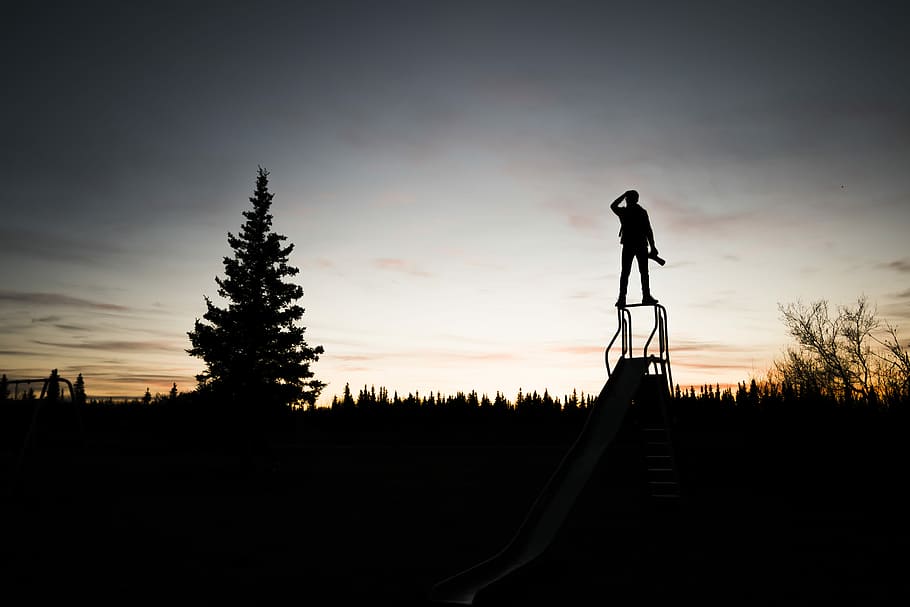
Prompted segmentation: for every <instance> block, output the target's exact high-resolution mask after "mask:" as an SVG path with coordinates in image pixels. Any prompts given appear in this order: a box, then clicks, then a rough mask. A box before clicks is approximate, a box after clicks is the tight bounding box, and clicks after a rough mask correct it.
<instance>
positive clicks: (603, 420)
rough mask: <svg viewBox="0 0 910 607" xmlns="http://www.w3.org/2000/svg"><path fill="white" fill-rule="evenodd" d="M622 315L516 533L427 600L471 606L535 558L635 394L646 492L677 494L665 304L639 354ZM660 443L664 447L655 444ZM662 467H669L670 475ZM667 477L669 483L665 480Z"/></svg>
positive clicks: (445, 582) (441, 585) (554, 531)
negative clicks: (583, 413)
mask: <svg viewBox="0 0 910 607" xmlns="http://www.w3.org/2000/svg"><path fill="white" fill-rule="evenodd" d="M657 308H659V309H660V310H659V311H658V309H657ZM624 312H625V314H624ZM627 314H628V311H627V310H624V309H622V308H621V309H620V310H619V312H618V315H619V323H620V326H619V328H618V329H617V333H616V335H614V337H613V340H612V341H611V342H610V345H609V346H608V347H607V374H608V378H607V382H606V384H605V385H604V387H603V389H602V390H601V392H600V395H599V396H598V397H597V400H596V401H595V403H594V406H593V407H592V409H591V412H590V413H589V415H588V419H587V421H586V422H585V425H584V427H583V428H582V430H581V432H580V433H579V436H578V438H577V439H576V440H575V442H574V443H573V444H572V446H571V447H570V448H569V450H568V452H567V453H566V455H565V456H564V457H563V460H562V462H561V463H560V464H559V466H558V467H557V469H556V471H555V472H554V473H553V475H552V476H551V477H550V479H549V481H548V482H547V484H546V485H545V486H544V488H543V490H542V491H541V492H540V495H538V497H537V499H536V500H535V502H534V504H533V505H532V506H531V509H530V511H529V512H528V514H527V516H526V517H525V520H524V522H523V523H522V524H521V526H520V527H519V529H518V531H517V532H516V534H515V536H514V537H513V538H512V540H511V541H510V542H509V543H508V544H507V545H506V547H505V548H503V549H502V550H501V551H500V552H499V553H498V554H496V555H494V556H493V557H491V558H489V559H487V560H485V561H483V562H481V563H479V564H477V565H475V566H473V567H471V568H470V569H467V570H465V571H463V572H462V573H459V574H457V575H455V576H453V577H450V578H448V579H445V580H443V581H442V582H440V583H438V584H437V585H436V586H434V587H433V589H432V590H431V592H430V599H431V600H433V601H436V602H442V603H450V604H460V605H470V604H472V603H473V601H474V598H475V596H476V595H477V593H478V592H480V591H481V590H483V589H484V588H486V587H487V586H489V585H491V584H493V583H494V582H496V581H498V580H500V579H502V578H504V577H506V576H507V575H509V574H510V573H512V572H513V571H516V570H517V569H519V568H520V567H523V566H524V565H527V564H529V563H530V562H532V561H533V560H535V559H536V558H538V557H539V556H540V555H541V554H542V553H543V552H544V551H545V550H546V549H547V547H548V546H549V545H550V544H551V542H552V541H553V539H554V538H555V537H556V534H557V533H558V532H559V530H560V528H561V527H562V525H563V523H564V522H565V520H566V518H567V517H568V515H569V513H570V512H571V510H572V508H573V506H574V505H575V501H576V499H577V498H578V496H579V495H580V494H581V492H582V490H583V489H584V487H585V485H586V484H587V482H588V479H589V478H590V477H591V476H592V474H593V472H594V470H595V468H596V467H597V465H598V463H599V462H600V460H601V458H602V457H603V456H604V454H605V453H606V451H607V448H608V446H609V445H610V443H611V442H612V441H613V439H614V438H615V437H616V435H617V433H618V432H619V429H620V427H621V426H622V424H623V420H624V418H625V417H626V413H627V412H628V410H629V407H630V405H631V404H632V403H633V401H635V402H636V405H638V406H640V408H641V409H642V411H644V412H645V415H644V416H643V417H642V418H641V419H642V420H643V421H644V423H645V424H646V425H645V426H644V427H645V428H646V431H645V434H646V437H647V436H650V438H648V439H647V440H646V443H647V445H646V446H647V448H648V449H649V450H647V451H646V461H647V462H649V463H648V465H649V468H648V474H649V486H650V487H652V492H651V495H652V496H653V497H655V498H658V499H664V498H667V497H669V496H672V495H676V496H678V494H679V485H678V483H677V482H676V475H675V466H674V464H673V457H672V448H671V447H670V440H669V426H668V424H667V416H666V400H667V398H668V396H669V391H668V389H667V386H668V385H671V382H670V380H669V379H668V375H669V368H670V367H669V353H668V348H667V332H666V310H665V309H664V308H663V306H655V327H654V330H653V331H652V332H651V335H650V337H649V338H648V342H647V344H646V345H645V348H644V352H643V354H644V355H643V356H639V357H636V356H632V343H631V318H630V316H631V315H628V316H629V318H627V317H626V315H627ZM627 321H628V322H627ZM620 334H622V336H623V352H622V355H621V356H620V357H619V359H618V360H617V362H616V364H615V365H613V366H612V367H611V365H610V364H609V352H610V347H611V346H612V345H613V343H614V342H615V341H616V338H617V336H618V335H620ZM655 334H657V335H658V354H657V355H648V345H649V344H650V343H651V342H652V341H653V338H654V336H655ZM627 346H628V347H627ZM659 428H662V429H663V431H664V433H663V434H662V435H659V434H658V433H657V432H656V430H657V429H659ZM652 435H653V436H652ZM652 443H653V444H652ZM660 448H663V449H664V451H660ZM649 456H650V457H649ZM667 456H669V459H667ZM652 464H653V465H652ZM668 468H669V471H670V473H671V474H670V475H669V476H667V471H668V470H667V469H668ZM670 481H672V483H673V484H669V483H670Z"/></svg>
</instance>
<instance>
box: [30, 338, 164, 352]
mask: <svg viewBox="0 0 910 607" xmlns="http://www.w3.org/2000/svg"><path fill="white" fill-rule="evenodd" d="M34 343H36V344H40V345H42V346H52V347H55V348H77V349H80V350H104V351H108V352H147V351H149V350H155V351H159V352H174V351H175V350H178V349H179V348H178V347H177V346H174V345H173V344H168V343H164V342H155V341H76V342H53V341H40V340H37V339H36V340H34Z"/></svg>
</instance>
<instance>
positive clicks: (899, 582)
mask: <svg viewBox="0 0 910 607" xmlns="http://www.w3.org/2000/svg"><path fill="white" fill-rule="evenodd" d="M579 423H580V421H579V420H568V421H563V422H562V423H561V424H552V423H549V424H538V425H537V426H535V425H533V424H531V425H529V426H527V427H525V428H521V427H520V426H518V425H516V426H514V427H513V429H512V430H508V429H501V432H500V434H499V436H498V437H497V436H496V435H495V433H493V432H490V431H489V428H487V431H486V432H482V431H480V429H477V428H474V431H472V426H470V425H464V426H462V427H458V425H457V424H450V425H449V426H448V427H447V428H445V430H441V429H440V428H434V427H432V426H426V427H422V428H420V429H418V428H416V427H410V428H408V427H406V425H403V424H392V423H390V422H384V423H376V424H374V425H364V424H348V425H347V427H346V426H345V425H344V424H341V423H340V422H336V421H334V420H333V421H331V422H328V421H318V422H314V423H309V424H306V423H304V424H302V425H301V426H300V427H299V428H298V429H297V431H296V432H295V433H293V435H292V436H293V440H289V439H288V436H289V435H287V434H286V435H284V436H282V437H280V440H279V438H277V437H273V440H272V441H270V442H269V444H268V445H267V446H266V447H264V448H262V447H257V448H243V449H225V448H214V447H213V448H191V447H190V446H187V445H186V444H177V443H176V442H174V441H169V440H163V439H162V435H161V434H157V433H154V432H151V433H148V432H142V431H140V430H139V428H140V426H134V427H127V426H123V425H120V426H116V429H117V431H116V432H114V430H113V429H114V428H115V426H111V425H108V426H104V424H102V423H99V422H98V420H94V419H92V418H88V419H87V420H86V425H85V432H84V434H83V435H82V436H81V440H79V441H73V440H70V441H69V442H67V441H66V440H63V439H61V435H57V436H56V437H50V436H44V437H39V439H41V438H43V439H44V442H43V443H36V445H35V448H33V449H31V450H29V452H28V453H27V455H26V458H25V460H24V461H23V464H22V467H21V469H20V471H19V474H18V475H17V477H16V480H15V482H13V483H12V484H8V494H7V495H6V496H5V499H4V504H3V512H2V515H3V521H4V523H3V525H4V541H3V543H2V546H3V547H2V553H3V557H4V565H3V587H4V589H6V592H8V593H19V592H25V593H26V596H32V597H34V598H33V600H34V601H35V602H38V601H39V600H50V599H66V600H72V601H76V600H78V601H86V602H90V603H92V604H96V605H97V604H115V603H116V604H120V605H123V604H129V605H135V604H151V603H160V602H162V601H166V602H168V603H170V604H187V605H189V604H196V605H198V604H216V603H217V604H253V603H255V604H263V605H267V604H278V603H284V602H287V601H288V600H290V601H299V602H301V603H302V602H307V601H313V600H316V601H317V602H319V603H321V604H328V603H332V604H341V603H342V602H344V601H354V602H355V604H426V601H425V597H426V593H427V591H428V590H429V589H430V587H431V586H432V585H433V584H434V583H436V582H438V581H439V580H441V579H442V578H444V577H447V576H449V575H451V574H454V573H457V572H458V571H460V570H461V569H463V568H465V567H467V566H470V565H472V564H474V563H475V562H477V561H478V560H480V559H483V558H486V557H488V556H491V555H492V554H493V553H494V552H496V551H497V550H498V549H499V548H501V547H502V546H503V545H504V544H505V543H506V542H507V541H508V540H509V538H510V537H511V535H512V534H513V533H514V531H515V530H516V528H517V526H518V525H519V524H520V522H521V520H522V517H523V515H524V513H525V512H526V510H527V508H528V507H529V506H530V504H531V502H532V501H533V499H534V498H535V496H536V494H537V492H538V491H539V490H540V488H541V487H542V486H543V484H544V483H545V482H546V480H547V478H548V477H549V475H550V474H551V473H552V471H553V470H554V469H555V467H556V466H557V465H558V463H559V461H560V459H561V457H562V455H563V453H564V452H565V449H566V448H567V447H568V445H569V443H570V441H571V440H572V437H573V436H574V433H575V432H576V431H577V429H578V427H579ZM532 426H533V428H532ZM538 426H539V427H538ZM8 428H9V426H8ZM503 428H506V427H505V426H504V427H503ZM418 430H420V431H418ZM14 434H15V433H13V432H9V433H8V434H7V439H8V440H7V443H6V445H5V447H6V448H5V450H4V456H5V461H4V463H5V466H4V471H5V472H6V475H5V478H6V479H11V478H12V473H13V470H14V469H15V468H16V465H17V464H16V462H17V456H18V451H17V447H18V445H16V444H14V441H11V440H9V437H11V436H13V435H14ZM899 435H900V433H899V429H898V428H895V427H893V426H892V427H891V428H890V429H889V428H888V427H887V425H883V424H878V425H874V426H870V427H869V428H867V429H864V428H856V427H853V428H849V427H847V426H845V425H838V426H837V427H834V426H832V427H827V428H825V429H824V431H821V432H820V433H813V432H812V429H811V428H809V427H788V428H777V427H770V426H768V425H767V424H757V425H750V426H746V427H743V426H741V425H740V426H739V427H732V428H730V427H726V428H725V427H716V426H715V427H709V426H708V425H705V427H693V426H692V425H691V424H690V425H689V427H686V425H685V424H683V425H682V427H680V428H678V429H677V431H676V433H675V440H676V446H677V455H678V457H679V460H680V472H681V474H682V479H683V490H684V494H685V495H684V500H683V501H682V503H681V504H680V506H679V507H678V508H670V509H667V510H661V509H657V508H655V507H654V506H653V505H652V504H650V502H649V501H648V499H647V498H646V497H645V496H644V494H643V492H642V490H641V488H640V483H639V481H640V476H639V475H638V474H637V472H636V470H637V467H636V464H635V462H636V461H637V460H636V457H637V456H638V454H637V451H636V448H635V444H634V441H632V440H631V439H630V436H631V433H630V432H626V433H625V434H623V435H621V437H620V440H619V441H618V443H617V444H616V445H615V446H614V447H611V449H610V452H609V453H608V457H607V458H606V460H605V463H604V465H602V466H601V468H600V469H599V470H598V472H597V475H596V477H595V478H594V479H592V482H591V483H590V485H589V487H588V489H587V490H586V492H585V494H583V496H582V498H581V500H580V502H579V504H578V506H577V507H576V509H575V512H574V513H573V516H572V517H571V519H570V520H569V522H568V523H567V524H566V526H565V529H564V531H563V533H562V534H561V536H560V537H559V538H558V540H557V542H556V543H555V545H554V546H553V547H552V549H551V550H550V551H549V552H548V553H547V555H546V556H545V558H543V559H542V560H541V561H540V562H538V563H536V564H534V565H533V566H532V567H530V568H528V570H526V571H524V572H521V573H519V574H517V575H515V576H513V578H512V579H510V580H508V581H507V582H505V583H502V584H499V585H497V586H495V587H493V588H491V589H489V590H488V591H486V592H484V593H482V594H481V595H479V597H478V601H477V603H478V604H535V603H536V604H553V601H555V600H561V601H563V603H564V604H586V603H588V602H589V600H590V601H597V602H602V601H604V600H607V599H608V598H610V597H612V598H615V599H616V600H618V601H619V604H629V603H632V602H635V603H638V604H641V603H642V602H656V601H659V600H663V599H677V598H679V599H682V598H684V597H685V598H691V599H697V600H699V601H700V602H701V603H702V604H703V603H705V602H708V603H715V604H720V603H725V604H737V605H742V604H756V605H759V604H762V605H766V604H769V603H773V604H793V605H802V604H806V603H811V602H825V603H830V602H833V601H835V600H844V599H846V600H847V601H848V602H853V603H854V604H894V603H896V602H903V601H905V600H906V599H907V598H908V597H910V582H908V581H907V578H906V577H905V570H906V565H907V562H908V558H907V554H908V553H910V524H908V522H907V520H906V512H907V506H908V505H910V503H908V501H910V500H908V499H907V498H906V497H905V496H904V495H903V494H904V493H905V491H904V483H905V482H906V474H905V472H904V471H905V470H906V464H907V463H908V456H907V455H906V453H905V452H904V450H903V448H902V444H901V442H899V441H897V440H896V437H897V436H899ZM20 436H21V435H20ZM69 438H70V439H71V438H72V435H70V436H69ZM52 439H53V440H52ZM42 445H43V447H42ZM30 602H31V601H30Z"/></svg>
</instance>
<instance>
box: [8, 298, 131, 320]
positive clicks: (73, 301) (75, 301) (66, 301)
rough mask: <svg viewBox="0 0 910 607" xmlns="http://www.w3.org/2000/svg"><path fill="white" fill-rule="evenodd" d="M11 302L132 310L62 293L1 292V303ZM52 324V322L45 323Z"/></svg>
mask: <svg viewBox="0 0 910 607" xmlns="http://www.w3.org/2000/svg"><path fill="white" fill-rule="evenodd" d="M2 301H10V302H15V303H24V304H27V305H30V306H60V307H71V308H91V309H94V310H108V311H114V312H128V311H129V310H130V308H128V307H126V306H120V305H117V304H111V303H104V302H98V301H91V300H89V299H82V298H79V297H70V296H69V295H63V294H61V293H36V292H20V291H0V302H2ZM43 322H50V321H43Z"/></svg>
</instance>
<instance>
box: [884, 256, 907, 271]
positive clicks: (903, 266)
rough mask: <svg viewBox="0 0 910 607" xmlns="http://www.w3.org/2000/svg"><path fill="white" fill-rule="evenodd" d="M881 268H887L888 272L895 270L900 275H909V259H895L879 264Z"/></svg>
mask: <svg viewBox="0 0 910 607" xmlns="http://www.w3.org/2000/svg"><path fill="white" fill-rule="evenodd" d="M881 267H883V268H887V269H888V270H895V271H897V272H900V273H901V274H910V259H906V258H904V259H896V260H894V261H889V262H887V263H883V264H881Z"/></svg>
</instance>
